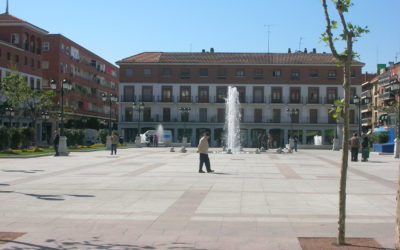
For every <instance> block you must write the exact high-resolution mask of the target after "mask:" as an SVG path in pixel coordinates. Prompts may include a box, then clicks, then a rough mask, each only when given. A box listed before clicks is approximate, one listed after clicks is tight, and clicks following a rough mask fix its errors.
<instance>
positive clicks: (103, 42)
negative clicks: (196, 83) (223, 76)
mask: <svg viewBox="0 0 400 250" xmlns="http://www.w3.org/2000/svg"><path fill="white" fill-rule="evenodd" d="M353 2H354V4H355V5H354V6H353V7H352V8H351V10H350V14H347V16H346V17H347V19H348V20H349V21H351V22H352V23H354V24H358V25H361V26H368V27H369V29H370V33H368V34H366V35H364V36H363V37H362V38H360V39H359V41H357V42H356V43H355V50H356V52H357V53H358V54H359V55H360V58H359V60H360V61H362V62H364V63H366V65H365V67H364V71H368V72H371V73H374V72H376V64H377V63H388V62H389V61H396V56H397V62H398V61H400V28H399V16H400V14H399V13H400V1H399V0H379V1H376V0H353ZM5 5H6V0H0V8H2V6H4V7H3V8H4V9H5ZM9 8H10V14H12V15H14V16H16V17H19V18H21V19H24V20H26V21H28V22H30V23H32V24H34V25H37V26H39V27H41V28H43V29H45V30H47V31H49V32H50V33H60V34H63V35H65V36H66V37H68V38H70V39H72V40H73V41H75V42H77V43H79V44H80V45H82V46H84V47H85V48H87V49H89V50H91V51H93V52H94V53H96V54H98V55H99V56H101V57H103V58H104V59H106V60H108V61H110V62H112V63H115V62H116V61H118V60H120V59H122V58H125V57H129V56H131V55H134V54H138V53H141V52H144V51H164V52H189V51H192V52H200V51H201V50H202V49H206V50H209V49H210V48H211V47H213V48H215V51H216V52H267V47H268V45H267V44H268V42H267V41H268V39H267V37H268V36H267V25H270V28H269V29H270V36H269V37H270V38H269V41H270V42H269V44H270V45H269V48H270V49H269V50H270V52H279V53H282V52H283V53H286V52H287V50H288V48H291V49H292V51H295V50H298V49H299V48H300V49H301V50H304V48H307V49H308V50H309V51H310V50H312V48H316V49H317V52H322V51H325V52H330V50H329V48H328V47H326V46H325V44H323V43H320V42H319V39H320V34H321V33H322V32H323V31H324V29H325V20H324V16H323V9H322V5H321V1H320V0H301V1H300V0H279V1H277V0H247V1H237V0H141V1H139V0H114V1H109V0H108V1H106V0H64V1H60V0H35V1H32V0H9ZM331 14H336V13H335V11H334V10H333V9H331ZM334 17H336V16H335V15H334ZM300 38H302V39H300ZM300 40H301V43H300ZM341 48H342V47H341V45H339V46H338V49H339V50H341Z"/></svg>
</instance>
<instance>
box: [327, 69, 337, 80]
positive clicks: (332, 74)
mask: <svg viewBox="0 0 400 250" xmlns="http://www.w3.org/2000/svg"><path fill="white" fill-rule="evenodd" d="M328 79H332V80H333V79H336V70H329V71H328Z"/></svg>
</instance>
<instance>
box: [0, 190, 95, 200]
mask: <svg viewBox="0 0 400 250" xmlns="http://www.w3.org/2000/svg"><path fill="white" fill-rule="evenodd" d="M0 193H15V194H23V195H27V196H31V197H35V198H37V199H40V200H47V201H63V200H65V198H64V196H70V197H77V198H94V197H96V196H94V195H90V194H61V195H58V194H32V193H23V192H16V191H7V190H4V191H3V190H2V191H0Z"/></svg>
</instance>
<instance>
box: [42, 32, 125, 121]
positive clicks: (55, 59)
mask: <svg viewBox="0 0 400 250" xmlns="http://www.w3.org/2000/svg"><path fill="white" fill-rule="evenodd" d="M42 68H43V78H44V87H45V88H50V82H51V80H54V81H56V82H57V83H58V84H59V85H61V82H62V81H63V79H68V80H69V81H70V82H71V84H72V86H73V91H69V92H65V94H64V104H65V107H66V118H67V120H71V121H75V120H81V119H86V120H87V119H89V118H94V119H97V120H101V121H104V120H106V121H107V122H108V120H109V119H110V114H111V120H112V121H113V122H115V121H116V120H117V104H116V103H115V102H114V103H112V104H111V106H110V105H109V103H107V102H104V101H103V100H102V95H103V94H105V95H110V94H112V95H113V96H117V88H118V68H117V67H116V66H114V65H112V64H111V63H109V62H107V61H106V60H104V59H102V58H101V57H99V56H98V55H96V54H94V53H93V52H91V51H89V50H87V49H86V48H83V47H82V46H80V45H79V44H77V43H75V42H73V41H71V40H70V39H68V38H66V37H64V36H63V35H60V34H50V35H47V36H46V37H45V38H44V40H43V62H42ZM58 98H59V97H58Z"/></svg>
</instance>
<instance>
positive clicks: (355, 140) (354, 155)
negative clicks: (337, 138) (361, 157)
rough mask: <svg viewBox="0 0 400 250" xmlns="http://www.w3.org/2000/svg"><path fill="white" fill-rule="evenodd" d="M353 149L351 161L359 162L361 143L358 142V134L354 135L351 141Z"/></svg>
mask: <svg viewBox="0 0 400 250" xmlns="http://www.w3.org/2000/svg"><path fill="white" fill-rule="evenodd" d="M349 144H350V148H351V161H358V149H359V148H360V141H359V140H358V134H357V133H354V134H353V136H352V137H351V138H350V141H349Z"/></svg>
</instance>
